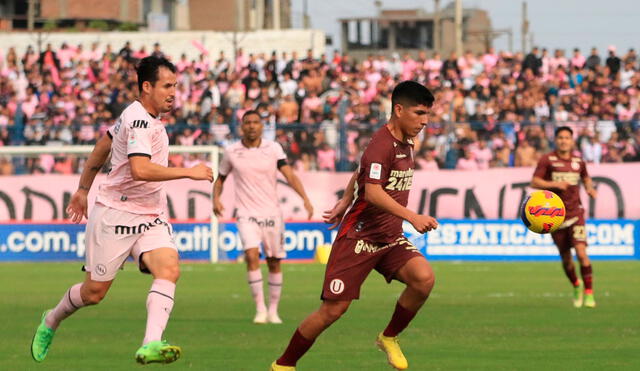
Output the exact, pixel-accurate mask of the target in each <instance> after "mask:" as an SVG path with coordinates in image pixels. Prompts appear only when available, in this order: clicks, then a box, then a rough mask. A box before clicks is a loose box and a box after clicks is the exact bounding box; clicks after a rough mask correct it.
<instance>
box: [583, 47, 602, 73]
mask: <svg viewBox="0 0 640 371" xmlns="http://www.w3.org/2000/svg"><path fill="white" fill-rule="evenodd" d="M601 64H602V61H601V60H600V55H599V54H598V49H597V48H596V47H593V48H591V55H589V58H587V62H586V64H585V66H586V67H587V68H588V69H590V70H592V71H595V70H596V68H598V67H600V65H601Z"/></svg>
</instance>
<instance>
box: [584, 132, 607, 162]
mask: <svg viewBox="0 0 640 371" xmlns="http://www.w3.org/2000/svg"><path fill="white" fill-rule="evenodd" d="M580 150H581V152H582V158H583V159H584V160H585V161H586V162H590V163H594V164H599V163H600V161H601V160H602V145H601V144H600V142H598V139H597V137H596V134H594V133H593V132H589V133H588V134H587V140H586V141H583V142H582V145H581V146H580Z"/></svg>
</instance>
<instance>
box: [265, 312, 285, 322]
mask: <svg viewBox="0 0 640 371" xmlns="http://www.w3.org/2000/svg"><path fill="white" fill-rule="evenodd" d="M267 319H268V320H269V323H273V324H276V325H279V324H281V323H282V320H281V319H280V316H278V313H277V312H276V313H269V314H268V315H267Z"/></svg>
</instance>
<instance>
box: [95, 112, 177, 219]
mask: <svg viewBox="0 0 640 371" xmlns="http://www.w3.org/2000/svg"><path fill="white" fill-rule="evenodd" d="M107 135H109V136H110V137H111V139H112V140H113V142H112V144H111V170H110V171H109V175H107V179H106V181H105V182H104V183H102V185H101V186H100V191H99V193H98V197H97V199H96V202H99V203H101V204H103V205H105V206H108V207H111V208H113V209H117V210H122V211H127V212H129V213H132V214H142V215H148V214H150V215H161V214H163V213H164V211H165V209H166V203H167V196H166V193H165V190H164V182H147V181H138V180H133V177H132V176H131V165H130V164H129V157H132V156H145V157H148V158H149V159H150V160H151V162H152V163H154V164H158V165H162V166H168V160H169V137H168V136H167V131H166V130H165V128H164V125H163V124H162V122H161V121H160V120H159V119H158V118H156V117H153V116H152V115H151V114H149V113H148V112H147V110H145V109H144V107H143V106H142V104H141V103H140V102H138V101H135V102H133V103H131V104H130V105H129V106H128V107H127V108H126V109H125V110H124V111H123V112H122V114H121V115H120V118H119V119H118V121H117V122H116V124H115V125H113V126H112V127H110V128H109V130H108V131H107Z"/></svg>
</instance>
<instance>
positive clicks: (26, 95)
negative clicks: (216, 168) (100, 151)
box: [0, 43, 640, 175]
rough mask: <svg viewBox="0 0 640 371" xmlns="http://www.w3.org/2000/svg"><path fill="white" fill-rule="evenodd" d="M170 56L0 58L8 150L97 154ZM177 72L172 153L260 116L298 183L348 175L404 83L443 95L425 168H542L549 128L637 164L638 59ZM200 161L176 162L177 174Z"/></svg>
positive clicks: (284, 56)
mask: <svg viewBox="0 0 640 371" xmlns="http://www.w3.org/2000/svg"><path fill="white" fill-rule="evenodd" d="M147 55H158V56H160V55H163V52H162V49H161V45H160V44H157V43H156V44H155V45H154V46H153V48H151V49H150V50H146V49H145V48H144V47H142V48H140V49H137V50H134V49H132V48H131V46H130V44H129V43H127V44H126V45H124V46H122V47H121V48H120V49H117V50H116V49H113V48H112V47H111V45H104V46H103V45H99V44H98V43H95V44H93V45H92V46H91V47H90V48H87V49H84V48H83V47H82V45H78V46H73V45H67V44H63V45H62V46H61V47H60V48H58V49H53V48H52V46H51V45H47V46H46V48H45V50H44V51H42V52H41V53H39V54H38V53H36V51H35V50H34V49H33V48H32V47H29V48H28V50H27V51H26V53H25V54H24V55H17V53H16V51H15V50H14V49H13V48H11V49H9V50H5V51H0V145H63V144H93V143H95V142H96V140H97V139H98V138H99V137H100V136H101V135H103V134H104V133H105V131H106V129H107V128H108V127H109V126H110V125H112V124H113V123H114V122H115V120H116V119H117V117H118V116H119V114H120V112H121V111H122V110H123V109H124V107H126V105H127V104H128V103H129V102H131V101H132V100H134V99H135V97H136V95H137V86H136V81H135V73H134V68H135V65H136V61H138V60H140V59H141V58H143V57H145V56H147ZM167 57H168V58H170V59H171V60H172V61H173V62H174V63H175V65H176V67H177V70H178V89H177V96H176V101H175V110H174V112H173V113H172V114H171V115H167V116H166V117H165V118H164V119H165V120H166V124H167V131H168V133H169V137H170V142H171V144H178V145H186V146H191V145H204V144H218V145H226V144H228V143H229V142H231V141H233V140H236V138H237V131H238V121H239V119H240V117H241V116H242V114H243V113H244V112H245V111H247V110H250V109H256V110H257V111H258V112H259V113H260V114H261V116H262V117H263V119H264V122H265V124H266V126H265V136H267V137H269V138H272V139H275V140H277V141H278V142H280V143H281V144H282V146H283V147H284V148H285V150H286V152H287V153H288V155H289V158H290V159H291V160H292V161H293V163H294V166H295V168H296V169H298V170H320V171H335V170H336V169H338V170H350V169H352V168H353V167H354V166H355V164H357V163H358V156H359V154H360V149H361V148H364V146H365V145H366V143H367V141H368V138H369V136H370V134H371V133H372V132H373V131H374V130H375V129H376V128H377V127H379V125H381V124H383V123H384V122H385V120H386V118H387V117H388V116H389V114H390V110H391V91H392V89H393V87H394V85H395V84H396V83H397V82H399V81H402V80H407V79H413V80H416V81H419V82H421V83H423V84H425V85H426V86H427V87H429V88H430V89H431V90H432V91H433V92H434V94H435V96H436V102H435V105H434V107H433V109H432V114H431V116H432V117H431V123H430V124H429V126H428V128H427V129H426V130H425V131H423V133H422V134H421V136H420V138H419V150H418V157H417V163H418V167H419V168H421V169H427V170H438V169H442V168H446V169H454V168H455V169H462V170H472V169H486V168H489V167H508V166H533V165H535V163H536V162H537V160H538V158H539V156H540V155H541V154H543V153H545V152H546V151H548V150H549V149H550V145H551V140H550V138H552V135H553V129H554V127H556V126H557V125H561V124H562V125H570V126H572V127H574V128H575V132H576V134H577V150H579V151H580V152H581V154H582V156H583V157H584V158H585V159H586V160H587V161H589V162H594V163H600V162H626V161H639V160H640V129H639V127H638V125H637V123H636V121H637V119H638V117H639V115H640V113H639V111H640V104H639V103H640V72H639V68H638V62H639V60H638V57H637V54H636V52H635V50H633V49H631V50H629V51H628V52H626V54H624V55H622V56H618V54H617V51H616V48H615V47H614V46H610V47H609V49H608V56H606V58H605V57H601V56H600V55H599V54H598V50H597V49H595V48H594V49H593V50H591V52H590V54H589V55H583V54H582V53H581V52H580V50H578V49H576V50H574V51H573V53H572V55H571V56H565V54H564V51H562V50H555V51H553V52H552V53H551V52H550V51H548V50H546V49H542V50H539V49H538V48H534V49H533V50H532V51H531V52H530V53H528V54H527V55H522V54H520V53H517V54H511V53H508V52H500V53H496V52H495V51H494V50H493V49H489V50H488V51H487V52H486V53H481V54H477V55H474V54H472V53H469V52H467V53H465V54H464V55H461V56H457V55H456V54H455V53H452V54H451V55H449V56H448V57H442V56H440V55H439V54H435V55H431V56H427V53H425V52H420V53H419V55H418V56H417V58H412V57H411V56H410V55H408V54H407V55H404V56H402V57H401V56H399V55H397V54H394V55H393V56H391V57H390V58H386V57H385V56H382V55H379V56H374V55H372V56H369V57H368V58H366V59H365V60H362V61H355V60H352V58H351V57H350V56H349V55H343V54H340V53H338V52H334V54H333V55H332V56H326V55H322V56H321V57H320V58H319V59H316V58H314V57H313V55H312V54H311V52H310V51H309V52H308V53H307V55H304V56H300V55H298V54H297V53H295V52H294V53H287V52H282V53H275V52H274V53H273V54H271V55H264V54H247V53H245V52H244V51H243V50H242V49H239V50H238V51H237V55H236V56H235V58H232V59H230V58H228V57H227V56H225V55H224V54H223V53H220V54H219V55H217V56H210V55H207V54H202V55H200V57H199V58H198V59H197V60H188V59H187V58H186V56H184V55H182V56H167ZM194 161H199V159H198V158H197V156H195V155H187V156H183V155H172V156H171V159H170V162H171V164H172V165H174V166H183V165H187V166H188V165H189V163H190V162H194ZM81 169H82V160H78V159H76V158H72V157H69V156H62V155H60V156H54V155H41V156H39V157H38V158H32V159H26V160H24V161H17V160H16V159H15V158H14V159H9V158H6V157H2V158H0V175H1V174H23V173H61V174H69V173H78V172H80V171H81Z"/></svg>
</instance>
